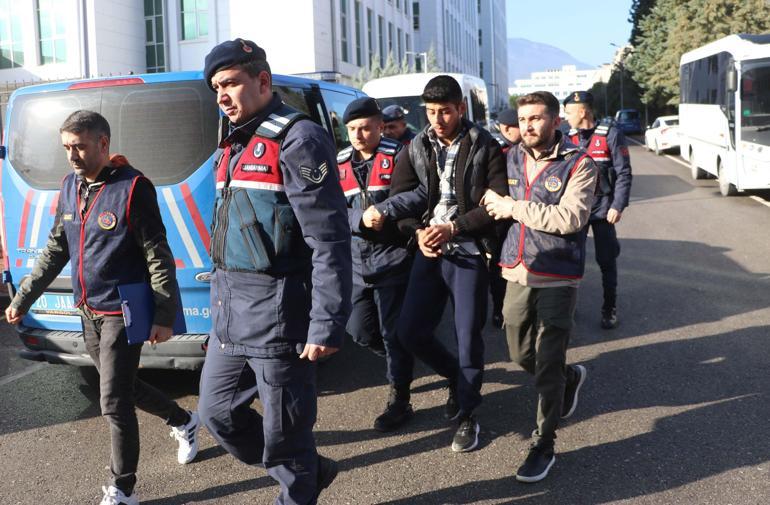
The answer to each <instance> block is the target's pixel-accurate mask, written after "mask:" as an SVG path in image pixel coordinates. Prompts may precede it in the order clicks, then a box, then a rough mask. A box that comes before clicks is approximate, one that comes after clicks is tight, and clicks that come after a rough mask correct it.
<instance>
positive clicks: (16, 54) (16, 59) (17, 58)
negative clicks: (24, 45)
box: [13, 48, 24, 67]
mask: <svg viewBox="0 0 770 505" xmlns="http://www.w3.org/2000/svg"><path fill="white" fill-rule="evenodd" d="M13 63H14V66H17V67H20V66H22V65H24V50H22V49H21V48H14V51H13Z"/></svg>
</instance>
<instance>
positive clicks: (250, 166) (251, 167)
mask: <svg viewBox="0 0 770 505" xmlns="http://www.w3.org/2000/svg"><path fill="white" fill-rule="evenodd" d="M241 170H242V171H244V172H252V173H257V174H269V173H270V165H261V164H258V163H244V164H243V165H241Z"/></svg>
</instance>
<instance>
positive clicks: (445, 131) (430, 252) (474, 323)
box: [376, 75, 506, 452]
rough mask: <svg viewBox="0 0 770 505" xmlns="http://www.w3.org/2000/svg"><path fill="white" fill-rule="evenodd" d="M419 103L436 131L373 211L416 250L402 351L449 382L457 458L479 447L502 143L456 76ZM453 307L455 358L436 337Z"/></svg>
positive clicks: (440, 80) (415, 144)
mask: <svg viewBox="0 0 770 505" xmlns="http://www.w3.org/2000/svg"><path fill="white" fill-rule="evenodd" d="M422 99H423V101H424V102H425V109H426V112H427V116H428V121H429V124H428V126H426V127H425V129H424V130H423V131H421V132H420V133H419V134H418V135H417V137H415V139H414V141H412V143H411V144H409V148H408V151H407V152H405V153H403V154H402V155H401V156H399V159H398V161H397V162H396V170H395V172H394V174H393V185H392V189H391V197H390V198H388V200H386V201H385V202H383V203H381V204H378V205H377V206H376V207H377V209H378V210H380V211H381V213H382V214H384V215H385V216H386V217H387V218H388V219H395V220H397V221H398V226H399V228H400V229H401V231H402V232H403V233H405V234H407V235H408V236H410V237H413V238H414V239H415V240H416V242H417V245H418V247H419V252H418V253H417V254H416V255H415V258H414V262H413V265H412V270H411V273H410V277H409V285H408V287H407V291H406V295H405V297H404V305H403V307H402V309H401V317H400V319H399V323H398V327H397V332H398V336H399V339H400V340H401V342H403V344H404V346H405V347H406V348H407V349H409V350H410V351H412V352H413V353H414V354H415V355H416V356H417V357H418V358H420V359H421V360H422V361H424V362H425V363H426V364H428V365H429V366H430V367H431V368H432V369H433V370H434V371H435V372H436V373H438V374H439V375H441V376H443V377H446V378H448V379H449V382H450V388H449V398H448V399H447V403H446V407H445V416H446V417H447V418H449V419H457V420H458V426H457V431H456V432H455V435H454V438H453V440H452V450H453V451H455V452H466V451H470V450H472V449H474V448H475V447H476V446H477V444H478V434H479V423H478V422H477V421H476V418H475V417H474V415H473V414H474V411H475V409H476V408H477V407H478V406H479V405H480V404H481V385H482V383H483V374H484V341H483V340H482V336H481V330H482V328H483V327H484V323H485V322H486V317H487V296H488V295H487V292H488V289H489V286H488V283H489V273H488V264H487V261H488V259H489V257H490V255H491V254H493V252H494V251H495V250H496V249H497V247H496V243H497V236H496V233H495V227H494V220H493V219H492V217H491V216H489V214H487V212H486V211H485V210H484V208H483V207H482V206H480V205H479V202H480V200H481V197H482V195H483V194H484V192H485V191H486V190H487V189H488V188H492V189H493V190H495V191H497V192H500V193H503V192H505V190H506V183H505V171H504V170H505V164H504V163H505V161H504V158H503V155H502V152H501V151H500V145H499V144H498V143H497V141H496V140H495V139H494V138H492V135H490V134H489V132H487V131H486V130H484V129H482V128H479V127H478V126H476V125H474V124H473V123H471V122H470V121H468V120H466V119H463V113H464V112H465V102H464V101H463V95H462V90H461V88H460V85H459V84H458V82H457V81H456V80H455V79H454V78H453V77H451V76H449V75H439V76H436V77H434V78H433V79H431V80H430V81H428V84H427V85H426V86H425V89H424V90H423V94H422ZM450 299H451V301H452V305H453V316H454V318H453V319H454V326H455V336H456V339H457V349H458V356H454V355H453V354H452V353H451V352H449V350H448V349H447V348H446V346H445V345H444V344H443V343H442V342H441V341H439V340H438V339H437V338H436V337H435V335H434V332H435V330H436V328H437V326H438V324H439V322H440V321H441V317H442V315H443V313H444V308H445V306H446V303H447V301H448V300H450Z"/></svg>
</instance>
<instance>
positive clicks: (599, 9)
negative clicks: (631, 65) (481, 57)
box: [505, 0, 631, 66]
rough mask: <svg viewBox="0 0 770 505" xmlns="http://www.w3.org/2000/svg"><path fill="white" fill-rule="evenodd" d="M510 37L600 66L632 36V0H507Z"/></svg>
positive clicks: (609, 59) (609, 60)
mask: <svg viewBox="0 0 770 505" xmlns="http://www.w3.org/2000/svg"><path fill="white" fill-rule="evenodd" d="M505 2H506V5H505V9H506V16H507V18H508V37H509V38H524V39H529V40H532V41H535V42H542V43H545V44H550V45H552V46H556V47H558V48H559V49H563V50H564V51H567V52H568V53H570V54H571V55H572V56H574V57H575V58H577V59H578V60H580V61H582V62H584V63H588V64H589V65H593V66H598V65H601V64H602V63H610V62H611V61H612V56H613V55H614V54H615V48H614V47H612V46H611V45H610V42H614V43H615V44H618V45H623V44H625V43H626V42H628V37H629V36H630V35H631V23H629V22H628V11H629V9H630V8H631V0H583V1H582V2H581V1H577V2H576V1H575V0H571V1H567V0H535V1H533V0H505Z"/></svg>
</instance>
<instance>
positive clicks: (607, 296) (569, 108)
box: [564, 91, 632, 329]
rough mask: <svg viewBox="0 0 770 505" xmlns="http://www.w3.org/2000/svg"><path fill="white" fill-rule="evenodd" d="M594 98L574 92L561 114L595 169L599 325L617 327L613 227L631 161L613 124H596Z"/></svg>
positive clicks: (616, 249) (593, 228) (627, 188)
mask: <svg viewBox="0 0 770 505" xmlns="http://www.w3.org/2000/svg"><path fill="white" fill-rule="evenodd" d="M593 100H594V97H593V95H592V94H591V93H589V92H587V91H576V92H574V93H570V95H569V96H568V97H567V98H566V99H564V112H565V114H566V116H567V121H568V122H569V125H570V127H571V128H572V129H571V130H570V132H569V135H570V138H571V140H572V142H573V143H574V144H576V145H579V146H580V147H582V148H583V149H585V150H586V151H588V154H590V155H591V157H592V158H593V159H594V161H595V162H596V164H597V165H598V167H599V191H598V193H597V195H596V200H595V201H594V207H593V209H592V210H591V220H590V221H589V224H590V225H591V231H592V232H593V235H594V248H595V249H596V262H597V263H598V264H599V268H600V269H601V272H602V288H603V291H604V303H603V304H602V319H601V326H602V328H604V329H611V328H615V327H616V326H617V325H618V316H617V285H618V267H617V257H618V255H619V254H620V243H619V242H618V236H617V234H616V232H615V224H616V223H618V222H620V218H621V217H622V215H623V210H624V209H625V208H626V207H628V199H629V196H630V194H631V177H632V176H631V158H630V157H629V155H628V145H627V144H626V139H625V136H624V135H623V132H622V131H620V130H619V129H618V128H616V127H615V126H614V125H606V124H601V125H597V124H596V120H595V119H594V113H593V109H592V105H593Z"/></svg>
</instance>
